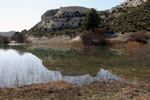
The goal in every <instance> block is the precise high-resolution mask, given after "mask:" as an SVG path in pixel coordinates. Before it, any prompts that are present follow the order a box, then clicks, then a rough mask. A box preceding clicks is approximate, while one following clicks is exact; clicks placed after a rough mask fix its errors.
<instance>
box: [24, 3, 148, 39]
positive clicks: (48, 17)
mask: <svg viewBox="0 0 150 100" xmlns="http://www.w3.org/2000/svg"><path fill="white" fill-rule="evenodd" d="M145 2H146V3H145ZM147 2H149V0H126V1H125V2H123V3H121V4H120V5H117V6H116V7H113V8H112V9H110V10H106V11H100V12H99V14H100V17H101V18H103V25H102V26H101V27H105V28H107V29H110V30H111V31H115V32H116V31H121V32H124V31H136V30H138V29H141V28H140V27H141V25H142V28H143V27H144V26H146V29H149V28H147V27H148V25H147V20H149V18H150V17H149V8H150V7H149V3H148V4H147ZM138 5H139V6H138ZM143 5H145V6H143ZM145 7H146V10H145ZM89 10H90V9H89V8H85V7H79V6H71V7H61V8H60V9H52V10H48V11H46V12H45V13H44V14H43V15H42V16H41V21H40V22H39V23H38V24H36V25H35V26H34V27H33V28H31V29H30V30H29V31H28V32H27V33H28V34H29V35H34V36H38V37H41V36H52V35H62V34H67V35H68V34H69V35H70V34H71V35H72V34H73V35H74V34H75V33H77V34H78V33H81V32H82V31H83V29H82V28H81V23H82V21H83V18H84V17H85V15H86V14H87V13H88V11H89ZM143 18H144V19H143ZM143 20H144V22H142V21H143ZM145 24H146V25H145Z"/></svg>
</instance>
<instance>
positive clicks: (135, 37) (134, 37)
mask: <svg viewBox="0 0 150 100" xmlns="http://www.w3.org/2000/svg"><path fill="white" fill-rule="evenodd" d="M148 39H149V35H148V34H147V33H146V32H145V31H138V32H136V33H134V34H131V35H130V37H129V41H134V42H139V43H143V44H146V43H147V40H148Z"/></svg>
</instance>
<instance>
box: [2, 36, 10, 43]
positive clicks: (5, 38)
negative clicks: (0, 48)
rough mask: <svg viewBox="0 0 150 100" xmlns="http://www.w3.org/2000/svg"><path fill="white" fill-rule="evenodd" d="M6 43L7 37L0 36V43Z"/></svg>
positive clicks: (7, 41)
mask: <svg viewBox="0 0 150 100" xmlns="http://www.w3.org/2000/svg"><path fill="white" fill-rule="evenodd" d="M8 43H10V41H9V37H6V36H0V44H8Z"/></svg>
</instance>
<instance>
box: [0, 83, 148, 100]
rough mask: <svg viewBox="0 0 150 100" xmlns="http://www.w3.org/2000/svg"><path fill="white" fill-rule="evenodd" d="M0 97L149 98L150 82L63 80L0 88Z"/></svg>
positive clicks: (70, 99)
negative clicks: (75, 82) (83, 83)
mask: <svg viewBox="0 0 150 100" xmlns="http://www.w3.org/2000/svg"><path fill="white" fill-rule="evenodd" d="M0 99H3V100H4V99H7V100H8V99H11V100H12V99H13V100H27V99H28V100H29V99H30V100H37V99H40V100H41V99H42V100H52V99H53V100H150V84H142V85H138V84H127V83H122V82H95V83H93V84H91V85H86V86H82V87H79V86H74V85H72V84H70V83H67V82H65V81H57V82H53V83H45V84H32V85H26V86H23V87H20V88H18V89H0Z"/></svg>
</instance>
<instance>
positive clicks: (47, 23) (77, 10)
mask: <svg viewBox="0 0 150 100" xmlns="http://www.w3.org/2000/svg"><path fill="white" fill-rule="evenodd" d="M88 11H89V9H88V8H84V7H62V8H60V9H53V10H48V11H46V12H45V13H44V14H43V15H42V17H41V22H40V23H39V24H38V25H36V27H37V28H44V29H51V30H55V29H66V28H78V27H80V26H81V22H82V20H83V18H84V16H85V15H86V14H87V12H88Z"/></svg>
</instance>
